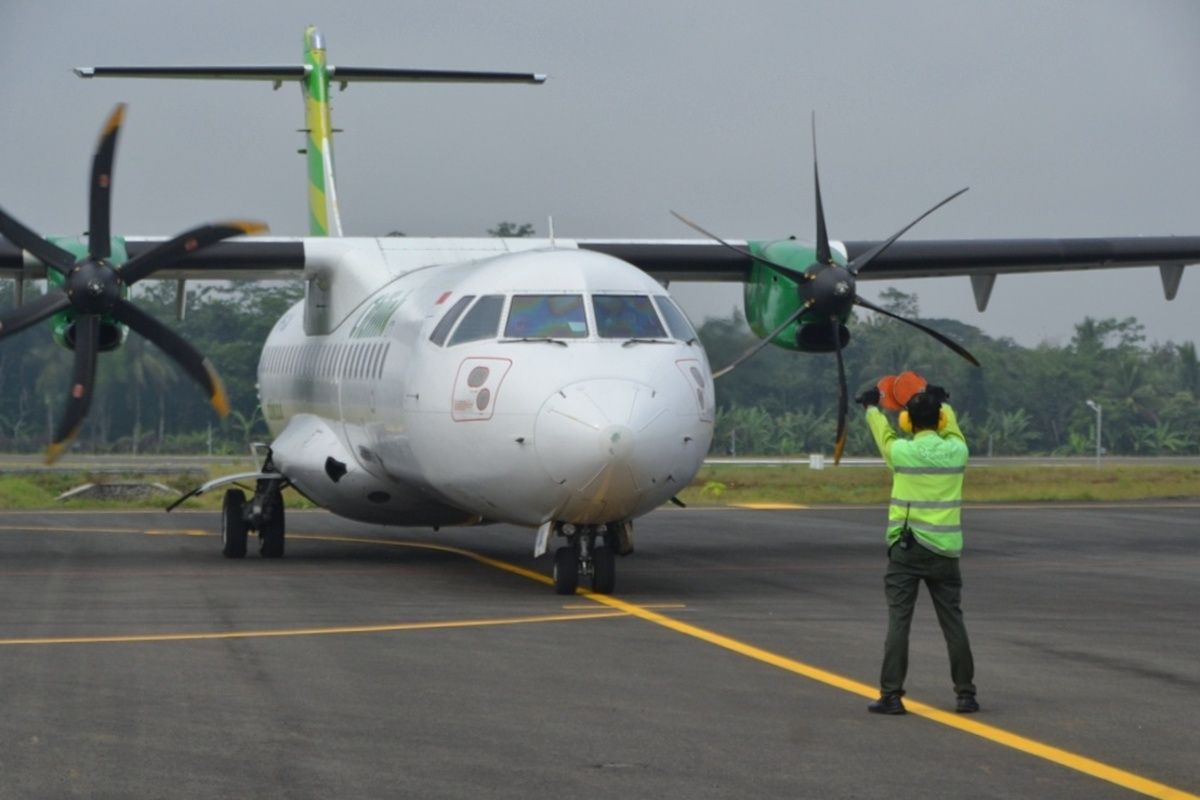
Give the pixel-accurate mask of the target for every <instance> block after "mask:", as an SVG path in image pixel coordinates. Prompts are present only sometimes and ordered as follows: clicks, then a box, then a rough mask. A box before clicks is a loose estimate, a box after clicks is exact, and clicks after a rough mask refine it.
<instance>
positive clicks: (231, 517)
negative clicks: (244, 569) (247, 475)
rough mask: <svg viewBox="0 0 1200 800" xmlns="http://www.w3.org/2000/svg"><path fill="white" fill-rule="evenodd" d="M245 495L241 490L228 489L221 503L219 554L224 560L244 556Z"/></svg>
mask: <svg viewBox="0 0 1200 800" xmlns="http://www.w3.org/2000/svg"><path fill="white" fill-rule="evenodd" d="M245 506H246V495H245V494H243V493H242V490H241V489H228V490H227V491H226V492H225V499H224V500H223V501H222V503H221V554H222V555H224V556H225V557H226V558H244V557H245V555H246V518H245V516H244V514H243V509H244V508H245Z"/></svg>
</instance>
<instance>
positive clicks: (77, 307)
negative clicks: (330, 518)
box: [0, 103, 266, 464]
mask: <svg viewBox="0 0 1200 800" xmlns="http://www.w3.org/2000/svg"><path fill="white" fill-rule="evenodd" d="M124 116H125V104H123V103H122V104H120V105H118V106H117V107H116V109H115V110H114V111H113V113H112V114H111V115H110V116H109V118H108V121H107V122H106V123H105V125H104V129H103V130H102V131H101V133H100V141H99V142H98V144H97V145H96V154H95V156H94V157H93V159H92V176H91V186H90V197H89V223H90V224H89V229H88V234H87V254H86V255H84V256H82V257H80V258H78V259H77V258H76V257H75V256H74V255H73V254H72V253H70V252H68V251H67V250H65V249H63V248H61V247H59V246H58V245H56V244H54V243H53V242H51V241H49V240H47V239H45V238H43V237H42V236H40V235H38V234H37V233H34V232H33V231H32V230H30V229H29V228H27V227H26V226H24V225H22V224H21V223H20V222H19V221H17V220H16V219H15V218H13V217H12V216H10V215H9V214H8V213H6V212H5V211H4V210H3V209H0V235H3V236H4V237H5V238H7V239H8V240H9V241H11V242H12V243H13V244H15V245H16V246H17V247H20V248H21V249H23V250H25V251H27V252H29V253H30V254H32V255H33V256H34V257H35V258H37V259H38V260H39V261H41V262H42V263H43V264H45V265H46V267H47V269H50V270H54V271H55V272H57V273H58V274H59V275H60V276H61V277H62V288H61V289H59V288H51V287H47V288H48V291H47V293H46V294H45V295H43V296H42V297H39V298H38V299H36V300H34V301H32V302H29V303H26V304H25V305H23V306H21V307H19V308H17V309H14V310H12V311H10V312H8V313H6V314H2V315H0V339H2V338H4V337H5V336H9V335H11V334H13V333H16V332H18V331H20V330H23V329H25V328H28V327H29V326H30V325H34V324H36V323H38V322H41V321H42V320H45V319H48V318H49V317H52V316H53V315H55V314H58V313H60V312H67V313H69V314H71V315H73V317H74V321H75V325H74V336H73V337H70V338H71V343H72V344H73V346H74V349H75V364H74V370H73V374H72V378H71V389H70V392H69V393H68V396H67V406H66V410H65V412H64V414H63V418H62V420H61V422H60V423H59V426H58V430H57V432H56V433H55V435H54V441H52V442H51V443H50V445H49V447H47V449H46V463H47V464H50V463H53V462H54V461H56V460H57V459H58V457H59V456H61V455H62V454H63V453H64V452H65V451H66V449H67V448H68V447H69V446H70V444H71V442H72V441H73V440H74V439H75V436H76V435H77V434H78V433H79V430H80V428H81V427H82V426H83V421H84V419H85V418H86V417H87V412H88V407H89V406H90V405H91V401H92V392H93V388H94V386H95V379H96V359H97V356H98V354H99V352H100V350H101V342H100V336H101V334H100V330H101V320H102V319H105V318H109V319H112V320H116V321H117V322H120V323H122V324H124V325H127V326H128V327H129V328H131V329H133V330H134V331H137V332H138V333H139V334H141V335H142V336H144V337H145V338H147V339H149V340H150V341H151V342H153V343H154V344H155V345H156V346H158V347H159V349H161V350H162V351H163V352H164V353H166V354H167V355H168V356H170V357H171V358H172V359H173V360H174V361H175V363H177V364H178V365H179V366H180V367H181V368H182V369H183V371H184V372H186V373H187V374H188V375H189V376H190V377H191V378H192V379H193V380H194V381H196V382H197V383H198V384H200V386H201V387H203V388H204V391H205V392H206V393H207V395H208V398H209V402H210V403H211V404H212V407H213V408H214V409H215V410H216V411H217V413H218V414H220V415H221V416H225V415H226V414H228V413H229V401H228V398H227V397H226V395H225V387H224V386H223V385H222V383H221V379H220V377H219V376H218V375H217V372H216V370H215V369H214V368H213V365H212V363H211V362H210V361H209V360H208V359H207V358H205V357H204V356H203V355H202V354H201V353H199V352H198V351H197V350H196V349H195V348H194V347H192V346H191V345H190V344H189V343H188V342H187V341H186V340H185V339H184V338H183V337H181V336H180V335H179V334H177V333H175V332H174V331H173V330H171V329H170V328H168V327H167V326H166V325H164V324H162V323H161V322H159V321H158V320H157V319H155V318H154V317H152V316H150V315H149V314H147V313H146V312H145V311H142V310H141V309H139V308H138V307H137V306H135V305H133V304H132V303H130V302H129V301H128V300H126V299H125V295H126V294H127V292H126V288H127V287H129V286H132V285H133V284H134V283H136V282H138V281H140V280H142V279H144V278H148V277H150V276H151V275H152V274H154V273H155V272H157V271H158V270H160V269H163V268H164V267H167V266H170V265H171V264H172V263H174V262H175V261H176V260H178V259H180V258H182V257H183V256H186V255H189V254H191V253H194V252H197V251H199V250H202V249H204V248H205V247H207V246H208V245H210V244H213V243H215V242H219V241H221V240H222V239H228V238H229V237H231V236H240V235H242V234H252V233H259V232H261V231H265V230H266V226H265V225H262V224H260V223H257V222H243V221H228V222H217V223H212V224H208V225H200V226H198V227H195V228H192V229H191V230H188V231H185V232H183V233H181V234H179V235H178V236H176V237H175V238H174V239H171V240H170V241H166V242H163V243H162V244H159V245H158V246H156V247H153V248H151V249H150V250H148V251H146V252H145V253H142V254H141V255H139V256H137V257H136V258H134V259H132V260H130V261H128V262H126V263H125V264H121V265H117V264H113V263H112V262H111V260H110V258H111V255H112V253H111V240H110V229H111V228H110V222H111V219H112V216H111V206H110V194H111V191H112V166H113V157H114V155H115V153H116V146H117V135H118V134H119V133H120V130H121V123H122V121H123V120H124Z"/></svg>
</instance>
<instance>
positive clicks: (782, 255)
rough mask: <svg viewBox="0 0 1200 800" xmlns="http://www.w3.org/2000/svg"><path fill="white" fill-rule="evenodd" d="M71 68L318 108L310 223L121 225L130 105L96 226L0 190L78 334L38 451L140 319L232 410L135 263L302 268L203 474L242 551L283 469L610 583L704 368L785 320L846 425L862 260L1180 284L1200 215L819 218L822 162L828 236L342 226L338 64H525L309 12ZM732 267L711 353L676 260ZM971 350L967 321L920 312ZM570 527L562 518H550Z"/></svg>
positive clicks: (97, 198)
mask: <svg viewBox="0 0 1200 800" xmlns="http://www.w3.org/2000/svg"><path fill="white" fill-rule="evenodd" d="M77 72H79V74H80V75H81V76H83V77H101V76H119V77H130V76H133V77H186V78H199V77H216V78H226V79H250V80H268V81H271V82H274V83H276V84H279V83H282V82H283V81H292V80H294V81H298V82H299V83H300V85H301V89H302V92H303V95H304V98H305V104H306V108H307V123H308V124H307V132H308V137H309V142H308V156H309V167H310V169H309V177H310V191H309V198H310V206H309V210H310V230H311V232H312V234H313V235H311V236H307V237H296V238H291V237H276V238H267V237H252V238H247V237H246V235H247V234H252V233H256V232H259V231H260V230H261V228H262V226H259V225H257V224H256V223H252V222H244V221H231V222H220V223H213V224H207V225H201V226H198V227H196V228H193V229H190V230H188V231H185V232H184V233H182V234H180V235H178V236H176V237H174V238H172V239H163V238H156V237H132V236H131V237H122V236H114V235H113V234H112V232H111V230H110V223H109V194H110V191H111V189H112V174H113V173H112V166H113V160H114V155H115V149H116V142H117V137H118V134H119V132H120V129H121V125H122V123H123V119H124V107H123V106H118V107H117V109H116V110H115V111H114V112H113V114H112V116H111V117H110V118H109V120H108V121H107V123H106V124H105V126H104V128H103V130H102V133H101V136H100V140H99V144H98V146H97V149H96V154H95V157H94V160H93V164H92V176H91V182H90V204H89V209H90V211H89V213H90V220H89V228H88V233H87V235H86V237H84V238H82V239H80V238H71V237H67V238H62V237H54V238H43V237H42V236H40V235H38V234H36V233H34V232H33V230H31V229H30V228H28V227H26V226H25V225H24V224H22V223H20V222H18V221H17V220H16V219H15V218H14V217H12V216H10V215H9V214H8V213H7V212H4V211H3V210H0V234H3V236H4V237H5V238H7V239H8V240H9V242H11V243H12V244H13V245H15V246H16V247H15V249H14V248H12V247H9V246H3V243H0V276H5V277H11V278H15V279H16V280H17V286H18V292H17V294H18V298H20V297H21V294H22V293H21V291H20V289H21V287H23V285H24V282H25V281H27V280H36V279H41V278H46V279H47V293H46V294H45V295H42V296H41V297H39V298H37V299H34V300H31V301H30V302H28V303H25V304H21V303H20V300H19V301H18V307H17V308H16V309H12V310H8V311H5V312H3V313H0V339H2V338H4V337H7V336H9V335H11V334H13V333H16V332H18V331H21V330H23V329H25V328H28V327H30V326H32V325H35V324H36V323H38V322H41V321H44V320H49V321H50V327H51V333H52V335H53V336H54V338H55V339H56V341H58V342H59V343H60V344H61V345H63V346H64V347H67V348H68V349H71V350H73V351H74V359H75V366H74V373H73V377H72V382H71V387H70V390H69V394H68V402H67V406H66V410H65V412H64V417H63V420H62V422H61V424H60V426H59V429H58V431H57V433H56V434H55V437H54V440H53V441H52V442H51V443H50V445H49V448H48V451H47V458H48V460H54V459H55V458H57V457H59V456H60V455H61V454H62V453H63V452H65V451H66V449H67V448H68V447H69V446H70V444H71V442H72V440H73V439H74V437H75V436H76V434H77V433H78V432H79V429H80V427H81V426H82V425H83V423H84V420H85V417H86V415H87V410H88V407H89V403H90V400H91V394H92V388H93V385H94V381H95V374H96V367H97V361H98V354H99V353H100V352H103V351H107V350H111V349H114V348H116V347H119V346H120V345H121V344H122V343H123V342H124V340H125V338H126V336H127V334H128V331H129V330H133V331H134V332H135V333H137V334H139V335H141V336H144V337H146V338H148V339H150V340H151V341H152V342H154V343H155V344H156V345H157V346H159V347H160V348H161V349H162V350H163V351H164V352H165V353H166V354H167V355H169V356H170V357H171V358H172V359H174V360H175V361H176V362H177V363H178V364H179V365H180V367H181V368H182V369H184V371H185V372H186V373H187V374H188V375H189V376H190V377H192V378H193V379H194V380H195V381H196V382H197V383H198V384H199V385H200V386H201V387H202V388H203V390H204V391H205V392H206V394H207V395H208V397H209V398H210V400H211V403H212V405H213V407H214V409H215V410H216V411H217V412H218V413H225V412H226V411H227V410H228V403H227V401H226V399H225V393H224V390H223V388H222V386H221V381H220V378H219V377H218V375H217V372H216V369H215V366H214V365H213V364H212V363H211V362H209V361H208V359H206V358H205V357H204V355H203V354H201V353H199V352H197V351H196V350H195V348H193V347H192V345H191V344H189V343H188V342H187V341H186V340H185V339H183V338H182V337H181V336H179V335H178V334H177V333H175V332H174V331H172V329H171V328H170V327H169V326H167V325H166V324H164V323H162V322H160V321H158V320H157V319H155V318H154V317H152V316H150V315H149V314H147V313H145V312H144V311H141V310H140V309H139V308H138V307H137V306H136V305H135V304H134V303H133V302H132V300H131V296H130V293H129V287H130V286H131V285H133V284H134V283H136V282H137V281H140V280H144V279H149V278H153V279H169V280H175V281H179V282H180V286H181V290H180V291H181V295H182V282H183V281H187V280H197V279H207V280H212V279H217V280H239V279H269V278H274V279H278V278H281V277H289V276H292V277H295V276H300V277H302V278H303V280H304V281H305V286H306V292H305V297H304V299H303V300H302V301H300V302H298V303H297V304H296V305H295V306H294V307H292V308H291V309H290V310H288V311H287V312H286V313H285V314H284V315H283V316H282V317H281V318H280V319H279V320H278V322H276V324H275V326H274V328H273V330H272V331H271V333H270V334H269V336H268V338H267V340H266V342H265V344H264V346H263V348H262V355H261V358H260V361H259V367H258V382H259V395H260V400H261V403H262V408H263V413H264V416H265V419H266V422H267V425H268V427H269V429H270V433H271V436H272V440H271V442H270V444H269V447H268V448H267V450H266V453H265V457H264V460H263V464H262V468H261V469H260V470H258V471H256V472H252V473H244V474H240V475H233V476H228V477H226V478H221V479H218V480H215V481H212V482H210V483H207V484H205V485H204V486H202V487H200V488H199V489H198V490H197V491H196V493H199V492H203V491H211V490H213V489H216V488H218V487H220V486H226V485H228V484H230V483H239V482H250V481H253V482H254V487H255V488H254V492H253V495H252V496H251V497H250V498H249V499H247V497H246V495H245V493H244V492H243V490H242V489H240V488H230V489H227V490H226V492H225V497H224V503H223V509H222V514H221V527H222V552H223V553H224V555H225V556H227V557H229V558H241V557H243V556H245V554H246V550H247V541H248V533H249V532H257V533H258V537H259V542H260V545H259V550H260V553H261V555H262V556H263V557H267V558H273V557H279V556H282V555H283V553H284V541H285V522H284V519H285V518H284V507H283V498H282V494H281V492H282V490H283V489H284V488H286V487H288V486H291V487H294V488H295V489H296V490H297V491H299V492H301V493H302V494H304V495H305V496H307V497H309V498H311V499H312V500H313V501H314V502H316V503H317V504H318V505H320V506H322V507H324V508H327V509H329V510H330V511H332V512H333V513H336V514H339V515H341V516H344V517H347V518H350V519H357V520H364V521H369V522H376V523H382V524H387V525H395V526H432V527H435V528H436V527H438V526H442V525H478V524H483V523H488V522H506V523H511V524H516V525H523V526H528V527H529V528H531V529H536V531H537V534H536V537H535V545H534V551H535V554H536V555H539V556H540V555H542V554H544V553H546V552H548V551H549V550H550V546H551V543H552V540H553V541H554V542H555V543H557V544H559V545H560V546H558V547H557V548H556V549H555V551H554V558H553V565H554V566H553V570H554V585H555V589H556V591H558V592H560V593H564V594H569V593H573V592H574V591H575V590H576V588H577V587H578V585H579V582H580V578H581V576H584V577H587V578H588V579H590V582H591V586H592V588H593V590H595V591H597V592H611V591H613V588H614V585H615V574H616V573H615V569H616V567H615V556H616V555H618V554H620V555H625V554H628V553H630V552H632V550H633V521H634V520H635V519H636V518H637V517H639V516H640V515H642V514H645V513H646V512H648V511H650V510H651V509H653V508H656V507H657V506H659V505H661V504H663V503H664V502H667V501H668V500H671V499H672V498H674V497H675V494H676V493H677V492H678V491H679V490H680V489H682V488H683V487H685V486H687V485H688V483H689V482H690V481H691V480H692V478H693V477H694V476H695V474H696V472H697V471H698V470H699V468H700V465H701V463H702V462H703V460H704V457H705V454H706V453H707V451H708V448H709V444H710V442H711V439H712V433H713V422H714V418H715V412H716V405H715V394H714V378H716V377H718V376H720V375H722V374H725V373H726V372H728V370H729V369H732V368H733V367H736V366H737V365H738V364H739V363H741V362H742V361H744V360H745V359H746V358H749V357H750V356H752V355H753V354H754V352H757V350H758V349H760V348H761V347H763V346H765V345H767V344H775V345H777V346H781V347H785V348H788V349H793V350H800V351H809V352H832V353H833V354H834V356H835V358H836V359H837V362H838V365H839V386H838V434H837V442H836V443H835V448H834V451H835V459H836V456H837V455H840V452H841V445H842V443H843V442H844V438H845V423H846V405H847V399H846V398H847V388H846V379H845V374H844V370H843V368H842V352H841V351H842V349H843V348H844V347H845V346H846V344H847V342H848V339H849V333H848V331H847V329H846V326H845V322H846V320H847V318H848V317H849V315H850V314H851V313H852V309H853V308H854V306H859V307H863V308H867V309H870V310H873V311H875V312H877V313H882V314H887V315H888V316H893V317H895V315H893V314H890V312H887V311H885V310H883V309H880V308H877V307H875V306H874V305H872V304H871V303H869V302H868V301H866V300H864V299H863V298H861V297H859V296H858V294H857V291H856V284H857V281H858V280H871V279H887V280H892V279H898V278H908V277H930V276H947V275H967V276H970V278H971V281H972V284H973V287H974V289H975V297H976V302H977V305H978V306H979V307H980V308H981V309H982V308H983V307H984V306H985V305H986V303H987V298H988V295H989V293H990V290H991V286H992V284H993V282H994V281H995V278H996V276H997V275H998V274H1001V273H1009V272H1031V271H1050V270H1064V269H1094V268H1102V267H1121V266H1137V265H1158V266H1159V267H1160V269H1161V271H1162V276H1163V283H1164V289H1165V291H1166V294H1167V298H1168V299H1170V298H1171V297H1173V296H1174V293H1175V290H1176V288H1177V287H1178V283H1179V280H1180V277H1181V276H1182V271H1183V266H1184V265H1185V264H1190V263H1197V262H1200V237H1196V236H1189V237H1146V238H1104V239H1034V240H1023V239H1017V240H957V241H925V242H898V241H897V239H898V238H899V237H900V236H901V234H903V233H905V232H906V231H907V230H908V229H909V228H911V227H912V225H914V224H916V222H917V221H920V219H922V218H924V216H926V215H927V214H929V213H931V212H932V211H933V210H935V209H936V208H938V207H940V206H941V205H943V204H944V203H946V202H949V201H950V200H952V199H953V198H954V197H956V196H957V195H958V194H961V191H960V192H956V193H954V194H952V195H950V196H949V197H947V198H946V199H945V200H943V201H941V202H940V203H938V204H937V205H935V206H934V207H933V208H932V209H930V211H927V212H925V214H922V215H921V216H920V217H918V218H917V220H916V221H914V222H913V223H910V224H909V225H906V226H905V227H904V228H902V229H901V230H900V231H899V232H898V233H896V234H895V235H893V236H892V237H890V238H888V239H886V240H883V241H845V242H839V241H834V240H831V239H830V238H829V236H828V233H827V231H826V224H825V218H824V211H823V208H822V204H821V194H820V184H819V180H818V176H817V170H816V153H815V144H814V175H813V177H814V188H815V191H816V209H817V224H816V240H815V242H813V243H805V242H800V241H797V240H795V239H791V238H788V239H779V240H744V239H722V238H720V237H718V236H715V235H713V234H710V233H708V232H707V231H705V230H704V229H703V228H701V227H700V226H699V225H697V224H696V223H694V222H691V221H690V220H687V219H686V218H684V217H682V215H677V216H680V219H682V220H683V221H685V222H686V223H687V224H688V225H690V226H692V227H693V228H695V229H697V230H699V231H700V232H702V233H704V234H705V236H706V238H704V239H674V240H669V239H662V240H588V239H571V240H567V239H557V238H553V237H551V238H549V239H530V238H519V239H502V238H472V239H446V238H438V239H431V238H418V237H394V238H386V237H385V238H352V237H339V236H334V237H329V236H326V235H325V234H326V233H328V232H331V231H332V232H333V233H335V234H337V233H340V230H341V227H340V218H339V215H338V212H337V204H336V190H335V184H334V172H333V153H332V140H331V135H332V131H333V128H332V125H331V124H330V119H329V106H328V90H329V86H330V84H331V83H334V82H336V83H340V84H342V85H343V88H344V85H345V84H347V83H350V82H355V81H360V80H361V81H383V80H399V81H417V80H435V81H455V80H466V81H502V82H514V81H515V82H522V83H533V84H536V83H540V82H541V81H542V80H544V76H541V75H536V74H531V73H478V72H472V73H467V72H450V71H439V70H398V69H376V68H346V67H334V66H327V65H326V63H325V54H324V46H323V43H322V41H321V38H320V35H319V34H318V33H317V32H316V30H315V29H314V28H310V29H308V30H307V31H306V32H305V63H304V64H303V65H301V66H298V67H96V68H80V69H79V70H77ZM679 280H710V281H735V280H736V281H742V282H744V284H745V309H746V318H747V321H748V322H749V324H750V326H751V328H752V329H753V330H754V332H755V333H756V334H757V335H758V336H759V337H761V341H760V342H759V344H758V345H757V346H756V347H755V348H753V349H752V350H750V351H748V352H747V353H746V354H744V355H743V356H741V357H740V358H738V359H737V360H735V361H734V362H733V363H732V364H731V365H729V366H728V367H727V368H726V369H723V370H720V371H718V372H717V373H713V372H712V370H711V369H710V366H709V363H708V359H707V357H706V355H705V353H704V350H703V348H702V347H701V345H700V343H699V341H698V339H697V337H696V333H695V331H694V330H693V328H692V326H691V324H690V323H689V322H688V320H687V318H686V316H685V315H684V314H683V312H682V311H681V310H680V309H679V308H678V306H676V305H675V303H674V302H673V301H672V300H671V298H670V296H669V295H668V293H667V291H666V289H665V288H664V285H665V284H667V283H668V282H670V281H679ZM896 318H897V319H900V320H901V321H903V322H905V323H906V324H909V325H913V326H915V327H917V328H920V329H921V330H923V331H925V332H926V333H928V334H930V335H932V336H934V337H935V338H937V339H938V340H939V341H941V342H942V343H943V344H945V345H947V346H948V347H950V348H952V349H953V350H955V352H957V353H959V354H960V355H962V356H963V357H964V358H967V359H968V360H970V361H972V362H974V358H973V356H971V355H970V353H968V352H967V351H966V350H965V349H963V348H962V347H961V346H960V345H958V344H956V343H954V342H952V341H951V340H949V339H948V338H946V337H945V336H943V335H942V334H940V333H937V332H936V331H933V330H931V329H929V328H927V327H925V326H923V325H921V324H919V323H916V322H913V321H911V320H904V319H902V318H900V317H896ZM560 540H561V541H560Z"/></svg>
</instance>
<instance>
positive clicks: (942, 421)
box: [897, 392, 946, 433]
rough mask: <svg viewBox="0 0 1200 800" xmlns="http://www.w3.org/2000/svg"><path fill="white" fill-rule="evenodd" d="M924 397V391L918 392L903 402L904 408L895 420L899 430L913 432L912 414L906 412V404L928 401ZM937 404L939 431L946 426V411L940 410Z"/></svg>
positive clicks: (940, 407)
mask: <svg viewBox="0 0 1200 800" xmlns="http://www.w3.org/2000/svg"><path fill="white" fill-rule="evenodd" d="M926 398H927V395H926V394H925V393H924V392H919V393H918V394H915V395H913V396H912V397H910V398H909V400H908V402H907V403H905V408H904V409H903V410H902V411H901V412H900V418H899V419H898V420H897V422H898V424H899V425H900V430H902V431H904V432H905V433H912V432H913V423H912V415H910V414H909V412H908V406H910V405H912V404H913V402H914V401H916V402H919V403H922V404H924V403H927V402H929V401H928V400H927V399H926ZM937 406H938V420H937V429H938V430H939V431H940V430H942V429H943V428H945V427H946V412H945V411H943V410H942V404H941V403H938V404H937Z"/></svg>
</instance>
